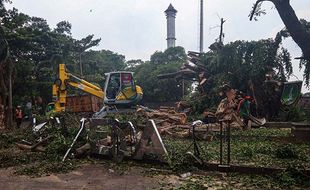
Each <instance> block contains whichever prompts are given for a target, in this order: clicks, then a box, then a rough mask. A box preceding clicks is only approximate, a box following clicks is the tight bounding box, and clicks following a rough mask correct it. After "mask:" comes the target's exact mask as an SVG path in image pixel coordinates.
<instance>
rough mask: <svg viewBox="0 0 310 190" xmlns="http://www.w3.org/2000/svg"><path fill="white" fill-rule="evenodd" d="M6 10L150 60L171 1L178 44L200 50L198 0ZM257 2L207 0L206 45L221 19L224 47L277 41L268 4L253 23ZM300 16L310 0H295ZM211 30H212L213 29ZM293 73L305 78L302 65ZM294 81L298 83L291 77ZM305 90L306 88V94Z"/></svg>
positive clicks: (295, 50) (79, 1) (28, 0)
mask: <svg viewBox="0 0 310 190" xmlns="http://www.w3.org/2000/svg"><path fill="white" fill-rule="evenodd" d="M12 1H13V3H12V4H11V5H7V7H8V8H11V7H16V8H17V9H19V10H20V11H21V12H24V13H26V14H28V15H30V16H37V17H42V18H44V19H46V20H47V22H48V24H49V25H50V26H51V27H52V28H54V27H55V26H56V24H57V23H58V22H60V21H63V20H67V21H69V22H70V23H71V24H72V35H73V36H74V37H75V38H77V39H80V38H83V37H85V36H87V35H88V34H94V35H95V37H96V38H101V43H100V45H99V46H98V47H96V48H95V49H108V50H112V51H115V52H117V53H120V54H123V55H125V56H126V60H130V59H142V60H149V57H150V55H151V54H153V53H154V52H155V51H157V50H159V51H164V50H165V48H166V46H167V45H166V17H165V14H164V11H165V10H166V9H167V7H168V6H169V4H170V3H172V5H173V6H174V7H175V9H176V10H177V11H178V12H177V16H176V38H177V41H176V45H179V46H183V47H184V48H185V50H186V51H189V50H194V51H197V50H198V36H199V32H198V31H199V0H12ZM254 2H255V0H233V1H232V0H205V6H204V8H205V14H204V19H205V23H204V24H205V26H204V36H205V38H204V46H205V50H207V49H206V48H207V47H208V46H209V45H210V44H211V43H213V42H214V40H215V39H216V38H218V35H219V28H215V26H217V25H219V23H220V19H219V17H223V18H224V19H226V20H227V21H226V22H225V25H224V33H225V39H224V43H228V42H232V41H235V40H258V39H263V38H271V37H272V38H274V37H275V35H276V33H277V32H278V31H279V30H280V29H282V28H284V25H283V23H282V21H281V19H280V17H279V15H278V13H277V11H276V10H275V8H274V6H273V5H272V4H271V3H270V2H264V4H263V7H264V8H265V9H266V10H267V15H265V16H262V17H260V18H259V21H257V22H255V21H249V18H248V15H249V13H250V10H251V7H252V5H253V3H254ZM291 5H292V7H293V8H294V9H295V11H296V14H297V16H298V17H299V18H305V19H306V20H308V21H310V0H291ZM212 28H213V29H212ZM283 45H284V47H286V48H288V50H289V51H290V53H291V55H292V58H294V57H298V56H300V54H301V51H300V48H299V47H298V46H297V45H296V44H295V43H294V42H293V41H292V40H290V39H288V40H285V42H284V44H283ZM293 63H294V74H295V75H296V76H297V77H298V78H299V79H300V80H302V79H303V77H302V72H301V71H299V68H298V61H293ZM291 80H296V78H294V77H293V78H292V79H291ZM305 90H306V89H305V88H303V91H305Z"/></svg>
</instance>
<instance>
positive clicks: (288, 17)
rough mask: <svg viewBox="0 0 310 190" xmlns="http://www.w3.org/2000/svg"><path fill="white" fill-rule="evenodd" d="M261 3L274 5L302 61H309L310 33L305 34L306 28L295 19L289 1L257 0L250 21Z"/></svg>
mask: <svg viewBox="0 0 310 190" xmlns="http://www.w3.org/2000/svg"><path fill="white" fill-rule="evenodd" d="M263 1H270V2H272V3H273V4H274V5H275V7H276V9H277V11H278V13H279V15H280V17H281V19H282V21H283V23H284V25H285V27H286V29H287V30H288V32H289V33H290V35H291V37H292V38H293V40H294V41H295V42H296V43H297V45H298V46H299V47H300V48H301V50H302V53H303V57H302V59H306V60H310V33H309V32H307V30H306V28H305V27H303V25H302V24H301V22H300V21H299V19H298V18H297V16H296V13H295V11H294V9H293V8H292V6H291V5H290V0H257V1H256V3H255V5H254V9H253V11H252V14H251V19H252V18H253V15H254V14H255V10H256V7H257V6H258V4H259V3H261V2H263Z"/></svg>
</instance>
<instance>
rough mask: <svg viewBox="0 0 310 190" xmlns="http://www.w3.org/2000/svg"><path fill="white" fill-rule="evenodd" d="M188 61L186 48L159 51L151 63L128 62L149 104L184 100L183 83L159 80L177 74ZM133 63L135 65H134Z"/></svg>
mask: <svg viewBox="0 0 310 190" xmlns="http://www.w3.org/2000/svg"><path fill="white" fill-rule="evenodd" d="M185 61H186V53H185V50H184V48H182V47H175V48H169V49H167V50H165V51H164V52H161V51H157V52H155V53H154V54H153V55H151V58H150V61H146V62H144V63H142V62H141V60H138V61H137V60H132V61H128V62H127V64H128V65H129V66H128V67H129V68H130V70H132V71H134V72H135V77H136V81H137V83H138V84H139V85H140V86H141V87H142V89H143V93H144V100H145V101H149V102H167V101H178V100H180V99H181V98H182V82H181V81H176V80H174V79H164V80H159V79H158V78H157V76H158V75H159V74H163V73H170V72H176V71H177V70H178V69H179V68H180V66H181V65H182V64H183V63H184V62H185ZM132 63H133V64H132Z"/></svg>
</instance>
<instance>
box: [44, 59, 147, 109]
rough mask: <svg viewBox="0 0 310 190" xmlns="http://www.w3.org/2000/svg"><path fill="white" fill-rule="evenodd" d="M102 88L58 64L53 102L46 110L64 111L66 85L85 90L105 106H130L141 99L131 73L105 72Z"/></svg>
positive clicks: (140, 90)
mask: <svg viewBox="0 0 310 190" xmlns="http://www.w3.org/2000/svg"><path fill="white" fill-rule="evenodd" d="M105 79H106V80H105V84H104V89H101V87H99V86H97V85H94V84H92V83H90V82H87V81H86V80H84V79H81V78H79V77H77V76H75V75H73V74H72V73H69V72H68V71H67V70H66V66H65V64H59V68H58V78H57V79H56V80H55V82H54V84H53V99H54V102H53V103H50V104H49V105H48V111H50V110H53V112H61V111H66V110H67V109H66V105H67V98H68V87H69V86H71V87H74V88H77V89H80V90H82V91H84V92H87V93H89V94H91V95H93V96H95V97H97V98H99V99H102V100H103V103H104V104H105V105H107V106H115V107H130V106H134V105H137V104H138V103H139V101H141V100H142V96H143V92H142V89H141V87H140V86H137V85H135V83H134V79H133V73H132V72H127V71H116V72H111V73H105Z"/></svg>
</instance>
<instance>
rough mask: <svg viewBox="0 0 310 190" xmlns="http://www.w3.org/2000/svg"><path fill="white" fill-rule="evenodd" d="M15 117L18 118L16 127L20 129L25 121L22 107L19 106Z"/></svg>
mask: <svg viewBox="0 0 310 190" xmlns="http://www.w3.org/2000/svg"><path fill="white" fill-rule="evenodd" d="M15 116H16V125H17V128H19V127H20V125H21V123H22V120H23V111H22V109H21V107H20V106H17V108H16V111H15Z"/></svg>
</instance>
